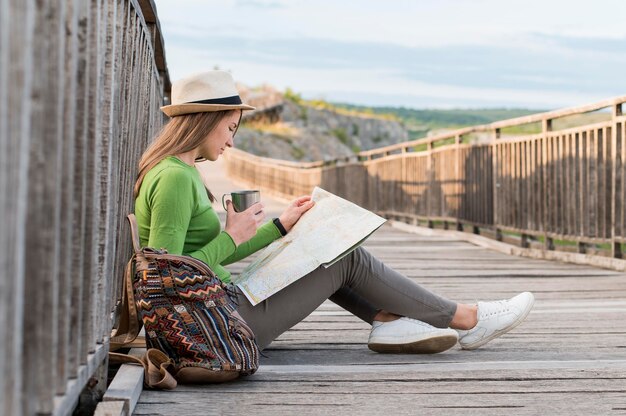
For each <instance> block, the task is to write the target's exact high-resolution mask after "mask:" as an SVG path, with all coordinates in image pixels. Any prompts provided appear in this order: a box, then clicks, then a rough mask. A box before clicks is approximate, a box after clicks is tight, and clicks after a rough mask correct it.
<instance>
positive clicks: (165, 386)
mask: <svg viewBox="0 0 626 416" xmlns="http://www.w3.org/2000/svg"><path fill="white" fill-rule="evenodd" d="M109 362H110V363H114V364H115V363H116V364H121V363H131V364H139V365H141V366H142V367H143V370H144V378H143V382H144V384H145V385H146V386H148V387H152V388H155V389H162V390H173V389H175V388H176V386H177V385H178V383H177V381H176V379H175V378H174V376H173V375H172V371H173V369H174V363H173V362H172V360H171V359H170V358H169V357H168V356H167V355H165V354H164V353H163V352H162V351H160V350H157V349H156V348H150V349H149V350H148V351H147V352H146V354H145V355H144V356H143V357H135V356H134V355H130V354H119V353H116V352H110V353H109Z"/></svg>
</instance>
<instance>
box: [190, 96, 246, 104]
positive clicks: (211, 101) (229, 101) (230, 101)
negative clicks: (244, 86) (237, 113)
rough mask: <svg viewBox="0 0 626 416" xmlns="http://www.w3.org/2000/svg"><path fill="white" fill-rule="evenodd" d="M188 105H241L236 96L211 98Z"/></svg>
mask: <svg viewBox="0 0 626 416" xmlns="http://www.w3.org/2000/svg"><path fill="white" fill-rule="evenodd" d="M189 104H224V105H238V104H241V98H240V97H239V96H238V95H233V96H230V97H224V98H212V99H209V100H198V101H190V102H189Z"/></svg>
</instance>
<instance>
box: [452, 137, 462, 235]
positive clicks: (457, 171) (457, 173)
mask: <svg viewBox="0 0 626 416" xmlns="http://www.w3.org/2000/svg"><path fill="white" fill-rule="evenodd" d="M454 147H455V152H456V157H455V159H454V179H455V183H456V186H455V188H454V193H455V194H456V197H457V209H456V215H455V217H456V224H455V228H456V230H457V231H463V225H462V224H461V219H460V218H459V217H460V216H461V210H460V209H459V208H460V207H461V135H460V134H457V135H455V136H454Z"/></svg>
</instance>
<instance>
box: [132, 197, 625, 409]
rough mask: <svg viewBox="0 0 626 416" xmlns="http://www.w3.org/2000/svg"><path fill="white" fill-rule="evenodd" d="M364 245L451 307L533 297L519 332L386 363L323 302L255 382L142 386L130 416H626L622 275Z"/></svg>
mask: <svg viewBox="0 0 626 416" xmlns="http://www.w3.org/2000/svg"><path fill="white" fill-rule="evenodd" d="M231 189H232V188H231ZM270 205H271V204H270ZM280 206H281V204H280V203H274V204H273V205H272V209H274V210H275V209H278V208H280ZM271 214H272V213H271V212H270V215H271ZM365 247H366V248H367V249H368V250H370V251H371V252H372V253H374V254H375V255H376V256H378V257H380V258H381V259H383V260H384V261H385V262H386V263H388V264H389V265H391V266H392V267H394V268H395V269H397V270H399V271H401V272H403V273H404V274H406V275H407V276H408V277H410V278H411V279H415V280H416V281H417V282H419V283H420V284H422V285H424V286H426V287H428V288H430V289H432V290H434V291H435V292H437V293H439V294H441V295H444V296H446V297H448V298H450V299H454V300H457V301H461V302H475V301H476V300H478V299H480V300H482V299H501V298H505V297H509V296H512V295H514V294H516V293H518V292H521V291H524V290H530V291H532V292H533V293H534V294H535V296H536V303H535V307H534V309H533V311H532V312H531V314H530V315H529V317H528V319H527V320H526V321H525V323H524V324H522V325H521V326H519V327H518V328H516V329H515V330H514V331H512V332H510V333H509V334H507V335H505V336H504V337H502V338H499V339H497V340H495V341H493V342H491V343H489V344H487V345H486V346H484V347H482V348H481V349H478V350H476V351H463V350H461V349H459V348H458V347H456V348H453V349H452V350H449V351H446V352H444V353H441V354H435V355H427V356H424V355H383V354H377V353H374V352H371V351H369V350H368V349H367V345H366V342H367V337H368V334H369V325H367V324H366V323H364V322H362V321H360V320H359V319H358V318H355V317H353V316H351V315H350V314H348V313H347V312H345V311H343V310H342V309H340V308H339V307H338V306H336V305H334V304H333V303H331V302H329V301H327V302H325V303H324V304H322V305H321V306H320V307H319V308H318V310H317V311H315V312H313V313H312V314H311V315H310V316H309V317H308V318H307V319H305V320H304V321H303V322H301V323H300V324H298V325H296V326H295V327H294V328H292V329H291V330H290V331H288V332H287V333H285V334H283V335H282V336H281V337H280V338H278V339H277V340H276V341H275V342H274V343H273V344H272V345H271V346H270V348H268V349H267V350H266V351H265V355H266V356H267V357H265V358H263V359H262V361H261V368H260V370H259V371H258V372H257V373H256V374H255V375H253V376H251V377H247V378H244V379H242V380H240V381H237V382H234V383H230V384H224V385H213V386H179V387H178V388H177V389H176V390H175V391H173V392H160V391H148V390H146V391H144V392H143V393H142V395H141V397H140V400H139V403H138V405H137V407H136V409H135V412H134V414H135V415H179V416H183V415H185V416H186V415H210V414H217V415H221V414H241V415H244V414H245V415H266V414H267V415H280V414H298V415H318V414H326V413H330V414H337V415H344V414H345V415H362V414H386V415H395V414H445V415H449V414H462V415H473V414H477V415H478V414H479V415H501V414H524V415H536V414H548V415H554V414H563V415H565V414H567V415H569V414H594V415H617V414H626V322H625V321H626V276H625V275H624V274H623V273H618V272H614V271H610V270H604V269H598V268H593V267H588V266H578V265H570V264H563V263H557V262H548V261H543V260H532V259H526V258H519V257H512V256H508V255H504V254H501V253H497V252H493V251H489V250H487V249H484V248H480V247H477V246H474V245H472V244H470V243H466V242H462V241H458V240H454V239H451V238H447V237H424V236H420V235H416V234H410V233H406V232H403V231H399V230H397V229H395V228H392V227H391V226H387V225H386V226H384V227H382V228H381V229H380V230H379V231H377V232H376V233H375V234H374V235H373V236H372V237H371V238H370V239H369V240H368V241H367V242H366V244H365ZM245 264H246V263H240V264H237V265H235V266H234V267H232V268H231V270H232V271H234V272H237V271H239V270H241V269H242V268H243V267H244V266H245Z"/></svg>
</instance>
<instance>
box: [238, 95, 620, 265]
mask: <svg viewBox="0 0 626 416" xmlns="http://www.w3.org/2000/svg"><path fill="white" fill-rule="evenodd" d="M624 102H626V97H618V98H614V99H609V100H606V101H603V102H599V103H594V104H589V105H585V106H582V107H577V108H570V109H564V110H558V111H552V112H549V113H542V114H536V115H532V116H528V117H522V118H517V119H511V120H505V121H501V122H497V123H492V124H489V125H481V126H474V127H469V128H465V129H461V130H457V131H452V132H450V133H446V134H442V135H439V136H436V137H432V138H426V139H420V140H416V141H412V142H404V143H400V144H397V145H392V146H387V147H384V148H380V149H374V150H370V151H365V152H360V153H358V154H357V155H356V156H355V157H353V158H343V159H338V160H330V161H323V162H312V163H293V162H286V161H280V160H274V159H268V158H259V157H255V156H253V155H250V154H247V153H244V152H241V151H237V150H234V149H231V150H229V152H227V154H226V159H227V161H228V163H227V169H228V174H229V175H230V176H231V177H232V178H233V179H235V180H238V181H240V182H244V183H247V184H249V185H250V186H254V187H256V188H261V189H263V190H265V191H268V192H271V193H274V194H276V195H279V196H283V197H288V198H291V197H293V196H297V195H302V194H307V193H310V192H311V190H312V188H313V187H314V186H316V185H318V186H321V187H323V188H324V189H327V190H329V191H331V192H334V193H336V194H338V195H340V196H343V197H345V198H346V199H349V200H351V201H353V202H355V203H357V204H359V205H362V206H364V207H366V208H368V209H370V210H373V211H376V212H379V213H380V214H381V215H384V216H386V217H388V218H394V219H399V220H402V221H408V222H411V223H422V222H423V223H425V224H427V225H428V226H431V227H433V226H442V227H445V228H448V227H453V228H455V229H460V230H462V229H463V228H464V227H465V228H466V230H469V231H473V232H476V233H485V234H487V235H488V236H491V237H494V238H496V239H498V240H506V241H508V242H515V243H516V244H519V245H520V246H521V247H524V248H528V247H531V246H532V247H533V248H537V249H538V250H543V251H554V250H555V249H557V250H562V251H574V252H578V253H581V254H585V255H590V254H592V253H593V254H594V255H595V254H601V255H605V256H608V257H610V258H613V259H621V258H622V257H623V247H622V246H623V244H624V243H626V206H625V205H624V203H623V200H624V195H626V194H625V192H626V180H625V179H626V177H625V175H626V171H625V169H624V163H623V161H624V160H625V159H626V146H625V145H624V138H625V136H626V130H625V122H626V117H625V116H623V115H622V103H624ZM598 110H604V113H601V114H600V115H602V114H603V115H604V116H603V117H598V116H596V115H595V114H594V116H593V120H594V122H593V123H591V122H589V121H587V122H585V120H586V119H584V118H580V117H581V115H583V114H587V113H590V112H595V111H598ZM598 118H602V119H604V120H605V121H601V122H597V119H598ZM572 120H578V122H577V124H581V123H582V125H576V126H575V127H567V126H568V125H571V124H576V122H574V123H573V122H572ZM533 125H535V126H537V128H536V130H537V132H536V133H533V134H512V133H511V131H512V130H514V129H517V130H518V131H519V130H520V129H522V128H526V129H527V128H528V127H529V126H531V127H532V126H533ZM553 126H554V128H553ZM559 126H564V127H567V128H559ZM505 132H508V133H509V134H503V133H505ZM478 134H480V135H482V136H483V140H479V141H472V140H469V138H470V137H471V136H472V135H473V136H476V135H478ZM485 136H486V137H487V140H484V138H485ZM601 263H602V264H604V263H603V262H601ZM607 264H618V267H623V264H622V263H620V262H615V261H613V262H609V263H607ZM611 267H612V266H611Z"/></svg>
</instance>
